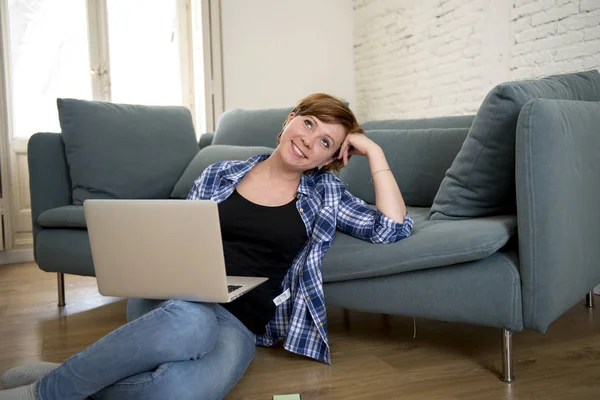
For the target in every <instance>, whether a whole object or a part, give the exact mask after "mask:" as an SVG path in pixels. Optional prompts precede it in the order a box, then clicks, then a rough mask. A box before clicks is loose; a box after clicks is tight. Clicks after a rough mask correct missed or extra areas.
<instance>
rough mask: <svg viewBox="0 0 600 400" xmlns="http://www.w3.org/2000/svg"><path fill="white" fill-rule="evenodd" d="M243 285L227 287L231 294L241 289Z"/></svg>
mask: <svg viewBox="0 0 600 400" xmlns="http://www.w3.org/2000/svg"><path fill="white" fill-rule="evenodd" d="M241 287H242V285H227V293H231V292H233V291H234V290H237V289H239V288H241Z"/></svg>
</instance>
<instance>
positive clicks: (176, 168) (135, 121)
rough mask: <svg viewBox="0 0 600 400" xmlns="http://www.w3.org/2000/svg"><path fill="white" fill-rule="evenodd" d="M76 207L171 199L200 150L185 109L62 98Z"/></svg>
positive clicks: (61, 112)
mask: <svg viewBox="0 0 600 400" xmlns="http://www.w3.org/2000/svg"><path fill="white" fill-rule="evenodd" d="M58 115H59V119H60V126H61V129H62V135H63V140H64V142H65V154H66V158H67V163H68V165H69V171H70V175H71V181H72V188H73V204H75V205H81V204H83V201H84V200H86V199H92V198H100V199H115V198H124V199H165V198H168V197H169V194H170V193H171V191H172V190H173V186H174V185H175V183H176V182H177V180H178V179H179V177H180V176H181V174H182V173H183V171H184V170H185V168H186V167H187V165H188V164H189V162H190V160H191V159H192V158H193V157H194V155H195V154H196V153H197V152H198V142H197V141H196V136H195V133H194V126H193V124H192V117H191V114H190V112H189V110H188V109H187V108H184V107H165V106H162V107H149V106H136V105H126V104H112V103H105V102H99V101H83V100H73V99H58Z"/></svg>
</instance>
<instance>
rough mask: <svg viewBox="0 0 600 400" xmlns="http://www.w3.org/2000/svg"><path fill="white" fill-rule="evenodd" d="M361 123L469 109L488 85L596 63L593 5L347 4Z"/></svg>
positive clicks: (599, 29)
mask: <svg viewBox="0 0 600 400" xmlns="http://www.w3.org/2000/svg"><path fill="white" fill-rule="evenodd" d="M354 60H355V77H356V90H357V104H356V106H355V107H354V109H355V110H356V112H357V114H358V116H359V118H360V120H362V121H364V120H368V119H385V118H422V117H436V116H444V115H459V114H470V113H475V112H476V111H477V109H478V108H479V105H480V104H481V101H482V100H483V98H484V97H485V95H486V94H487V93H488V92H489V90H490V89H491V88H492V87H493V86H495V85H496V84H498V83H500V82H504V81H508V80H518V79H527V78H537V77H542V76H546V75H551V74H556V73H566V72H572V71H581V70H587V69H593V68H598V67H600V0H571V1H569V0H421V1H420V2H417V3H415V2H412V1H406V0H354Z"/></svg>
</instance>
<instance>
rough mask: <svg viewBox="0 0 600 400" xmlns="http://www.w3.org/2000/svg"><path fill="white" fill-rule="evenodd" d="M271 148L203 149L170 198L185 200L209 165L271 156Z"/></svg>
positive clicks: (231, 147) (222, 146)
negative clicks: (265, 155) (259, 156)
mask: <svg viewBox="0 0 600 400" xmlns="http://www.w3.org/2000/svg"><path fill="white" fill-rule="evenodd" d="M272 152H273V149H272V148H269V147H262V146H229V145H219V144H213V145H210V146H208V147H205V148H203V149H202V150H200V151H199V152H198V154H196V156H195V157H194V159H193V160H192V162H190V164H189V165H188V167H187V168H186V170H185V171H184V172H183V175H181V178H180V179H179V181H177V183H176V184H175V187H174V188H173V192H172V193H171V197H172V198H175V199H185V198H186V197H187V195H188V193H189V191H190V189H191V188H192V186H193V185H194V181H195V180H196V179H198V177H199V176H200V175H202V172H203V171H204V170H205V169H206V167H208V166H209V165H211V164H214V163H216V162H218V161H225V160H247V159H249V158H250V157H254V156H255V155H258V154H265V153H269V154H271V153H272Z"/></svg>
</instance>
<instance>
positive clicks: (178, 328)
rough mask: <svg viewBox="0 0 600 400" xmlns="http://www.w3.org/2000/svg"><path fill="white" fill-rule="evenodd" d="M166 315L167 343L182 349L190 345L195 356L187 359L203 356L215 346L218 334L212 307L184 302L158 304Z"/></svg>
mask: <svg viewBox="0 0 600 400" xmlns="http://www.w3.org/2000/svg"><path fill="white" fill-rule="evenodd" d="M159 308H160V309H162V311H163V312H165V313H166V315H167V324H168V326H167V327H166V329H167V331H168V332H170V333H171V334H170V335H168V336H169V337H168V338H167V341H168V342H169V343H170V345H171V346H173V347H176V348H182V351H183V349H184V348H185V347H189V346H190V345H191V346H193V347H194V348H195V349H197V354H196V355H195V356H192V357H188V359H195V358H199V357H202V356H204V354H206V353H208V352H209V351H210V350H212V348H213V347H214V346H215V344H216V342H217V336H218V335H217V334H218V322H217V317H216V315H215V311H214V305H212V304H206V303H194V302H188V301H184V300H167V301H165V302H163V303H161V304H160V306H159Z"/></svg>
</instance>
